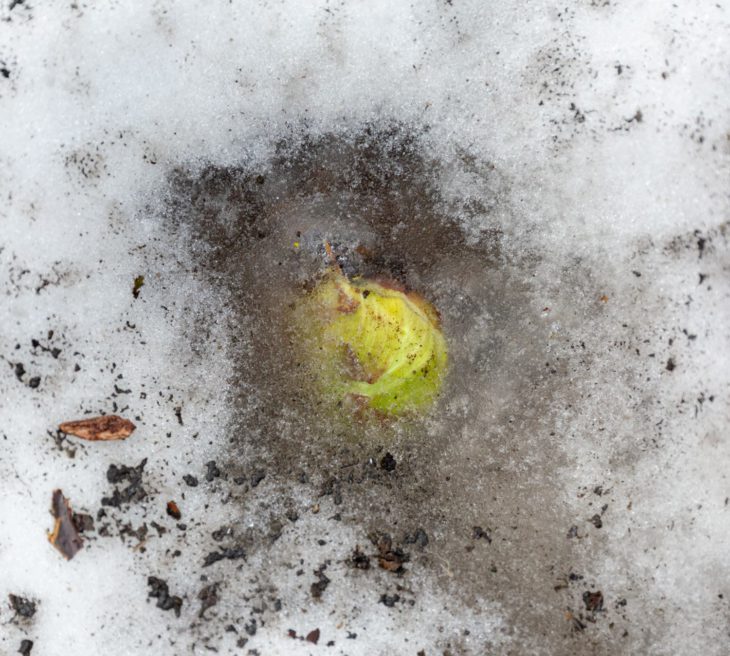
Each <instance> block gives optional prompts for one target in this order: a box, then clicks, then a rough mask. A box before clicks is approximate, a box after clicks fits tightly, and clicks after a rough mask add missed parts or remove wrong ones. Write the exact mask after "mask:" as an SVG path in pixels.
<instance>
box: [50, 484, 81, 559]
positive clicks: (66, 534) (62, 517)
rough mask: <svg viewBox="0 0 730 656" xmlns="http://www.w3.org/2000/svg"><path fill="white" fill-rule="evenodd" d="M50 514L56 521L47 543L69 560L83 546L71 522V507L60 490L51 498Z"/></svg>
mask: <svg viewBox="0 0 730 656" xmlns="http://www.w3.org/2000/svg"><path fill="white" fill-rule="evenodd" d="M51 514H52V515H53V517H54V518H55V520H56V523H55V524H54V525H53V531H52V532H51V533H49V534H48V541H49V542H50V543H51V544H52V545H53V546H54V547H56V549H58V550H59V551H60V552H61V555H62V556H63V557H64V558H65V559H66V560H71V559H72V558H73V557H74V556H75V555H76V554H77V553H78V552H79V551H80V550H81V548H82V547H83V546H84V542H83V540H82V539H81V536H80V535H79V532H78V530H77V528H76V525H75V524H74V521H73V513H72V512H71V506H70V504H69V502H68V500H67V499H66V497H64V496H63V492H61V490H54V491H53V496H52V497H51Z"/></svg>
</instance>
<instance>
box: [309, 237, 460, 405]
mask: <svg viewBox="0 0 730 656" xmlns="http://www.w3.org/2000/svg"><path fill="white" fill-rule="evenodd" d="M326 248H327V251H328V253H329V254H330V258H331V260H332V261H333V264H332V266H330V267H329V269H328V270H327V272H326V274H325V275H324V276H323V278H322V279H321V280H320V282H319V283H318V284H317V285H316V286H315V288H314V289H313V291H312V292H311V293H310V294H309V295H308V296H307V298H306V299H305V302H304V305H303V307H300V315H301V317H302V318H304V319H305V320H306V323H307V324H308V326H309V328H308V333H309V335H310V346H311V347H310V349H309V351H310V353H309V356H310V360H311V365H312V371H313V372H314V374H315V376H316V377H317V378H319V380H320V383H321V387H322V390H323V393H324V394H325V395H326V396H328V397H334V400H335V401H337V402H338V403H339V402H343V403H344V404H346V405H351V406H353V407H354V409H356V410H360V409H366V408H369V409H371V410H373V411H375V412H376V413H379V414H382V415H385V416H399V415H404V414H410V413H413V412H419V411H424V410H426V409H427V408H428V407H429V406H430V405H431V404H432V403H433V401H434V400H435V398H436V396H437V395H438V392H439V389H440V387H441V383H442V380H443V376H444V373H445V371H446V366H447V362H448V355H447V346H446V340H445V339H444V336H443V333H442V332H441V326H440V321H439V316H438V313H437V311H436V310H435V308H434V307H433V306H432V305H431V304H430V303H429V302H428V301H426V300H425V299H423V298H422V297H421V296H419V295H418V294H416V293H414V292H407V291H405V290H404V289H403V288H401V287H400V286H399V285H397V284H396V283H394V282H392V281H385V280H373V279H367V278H364V277H354V278H352V279H349V278H348V277H347V276H345V275H344V274H343V272H342V270H341V269H340V268H339V266H338V265H337V263H336V261H335V259H334V257H333V256H332V251H331V249H330V247H329V245H326Z"/></svg>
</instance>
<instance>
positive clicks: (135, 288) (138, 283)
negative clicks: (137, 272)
mask: <svg viewBox="0 0 730 656" xmlns="http://www.w3.org/2000/svg"><path fill="white" fill-rule="evenodd" d="M142 285H144V276H137V277H136V278H135V279H134V285H132V296H134V298H139V290H140V289H142Z"/></svg>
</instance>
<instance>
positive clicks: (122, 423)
mask: <svg viewBox="0 0 730 656" xmlns="http://www.w3.org/2000/svg"><path fill="white" fill-rule="evenodd" d="M135 428H137V427H136V426H135V425H134V424H133V423H132V422H131V421H129V419H122V417H117V415H104V416H102V417H92V418H91V419H80V420H79V421H67V422H65V423H63V424H60V425H59V427H58V430H60V431H61V432H62V433H67V434H69V435H75V436H76V437H80V438H81V439H84V440H90V441H92V442H97V441H102V442H109V441H112V440H124V439H126V438H128V437H129V436H130V435H131V434H132V433H133V432H134V429H135Z"/></svg>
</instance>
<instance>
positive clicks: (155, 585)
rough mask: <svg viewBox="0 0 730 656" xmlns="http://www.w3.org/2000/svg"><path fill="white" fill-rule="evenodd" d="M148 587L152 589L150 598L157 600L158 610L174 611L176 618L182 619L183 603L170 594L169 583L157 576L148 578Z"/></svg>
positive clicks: (149, 594)
mask: <svg viewBox="0 0 730 656" xmlns="http://www.w3.org/2000/svg"><path fill="white" fill-rule="evenodd" d="M147 585H148V586H149V587H150V591H149V593H148V595H147V596H148V597H150V598H154V599H157V604H156V605H157V608H161V609H162V610H172V611H174V612H175V616H176V617H180V609H181V608H182V604H183V601H182V599H181V598H180V597H178V596H176V595H171V594H170V588H169V587H168V585H167V582H166V581H164V580H163V579H159V578H157V577H156V576H150V577H148V578H147Z"/></svg>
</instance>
